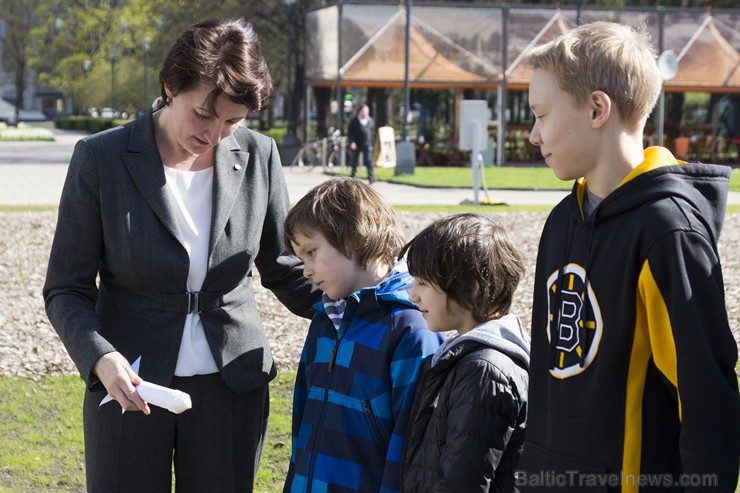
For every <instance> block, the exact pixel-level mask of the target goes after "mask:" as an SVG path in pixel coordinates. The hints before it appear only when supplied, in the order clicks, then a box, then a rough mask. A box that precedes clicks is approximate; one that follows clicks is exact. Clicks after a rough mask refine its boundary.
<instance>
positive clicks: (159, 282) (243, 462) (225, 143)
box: [43, 19, 320, 493]
mask: <svg viewBox="0 0 740 493" xmlns="http://www.w3.org/2000/svg"><path fill="white" fill-rule="evenodd" d="M159 78H160V85H161V92H162V97H161V100H160V101H159V103H158V105H157V106H156V107H155V108H154V109H153V110H152V111H150V112H147V113H146V114H144V115H143V116H141V117H139V118H138V119H136V120H135V121H133V122H130V123H127V124H125V125H123V126H121V127H118V128H115V129H112V130H109V131H106V132H102V133H99V134H96V135H94V136H91V137H87V138H85V139H83V140H81V141H80V142H79V143H78V144H77V145H76V147H75V151H74V153H73V155H72V159H71V162H70V165H69V171H68V174H67V179H66V182H65V185H64V190H63V193H62V198H61V202H60V205H59V217H58V222H57V228H56V234H55V236H54V241H53V244H52V248H51V254H50V259H49V267H48V272H47V277H46V283H45V285H44V290H43V294H44V299H45V302H46V311H47V313H48V316H49V320H50V321H51V323H52V325H53V326H54V328H55V329H56V331H57V333H58V334H59V336H60V338H61V340H62V342H63V343H64V345H65V347H66V349H67V351H68V353H69V355H70V356H71V358H72V360H73V361H74V363H75V364H76V366H77V368H78V370H79V372H80V375H81V377H82V378H83V379H84V380H85V382H86V383H87V389H86V392H85V402H84V431H85V461H86V472H87V489H88V491H91V492H106V493H108V492H118V491H147V492H169V491H170V490H171V485H172V477H171V476H172V468H173V461H174V470H175V475H176V483H177V491H182V492H202V491H219V492H245V491H252V488H253V482H254V477H255V473H256V470H257V466H258V463H259V459H260V453H261V450H262V443H263V440H264V435H265V430H266V427H267V418H268V414H269V392H268V382H270V380H272V379H273V378H274V377H275V375H276V370H275V365H274V363H273V359H272V356H271V354H270V347H269V344H268V340H267V336H266V334H265V331H264V328H263V327H262V323H261V321H260V317H259V313H258V311H257V307H256V305H255V300H254V296H253V292H252V276H253V269H254V268H255V267H256V268H257V269H259V274H260V279H261V282H262V284H263V285H264V286H265V287H266V288H269V289H270V290H272V292H273V293H274V294H275V295H276V296H277V297H278V298H279V299H280V300H281V301H282V302H283V303H284V304H285V306H286V307H288V308H289V309H290V310H291V311H293V312H294V313H296V314H299V315H303V316H306V317H308V316H309V315H310V311H309V309H310V306H311V304H312V303H313V302H315V301H316V300H318V299H319V294H320V293H319V291H318V290H316V289H314V288H313V287H312V286H311V284H310V282H308V281H307V280H306V279H304V278H303V276H302V265H301V263H300V261H299V260H298V259H297V258H295V257H294V256H291V255H289V254H287V253H286V250H285V246H284V243H283V225H284V220H285V216H286V214H287V212H288V209H289V198H288V192H287V188H286V185H285V182H284V178H283V174H282V173H283V172H282V167H281V163H280V158H279V156H278V152H277V147H276V145H275V142H274V141H273V140H272V139H269V138H267V137H265V136H263V135H261V134H259V133H256V132H253V131H251V130H248V129H246V128H244V127H242V126H240V122H241V121H242V120H243V119H244V117H245V116H246V115H247V113H248V112H249V111H259V110H263V109H265V108H266V107H267V106H268V105H269V104H270V100H271V98H272V95H273V87H272V80H271V78H270V74H269V71H268V68H267V65H266V63H265V60H264V58H263V57H262V55H261V52H260V43H259V41H258V38H257V35H256V33H255V32H254V30H253V28H252V25H251V24H250V23H249V22H246V21H245V20H243V19H239V20H210V21H204V22H200V23H197V24H194V25H192V26H190V27H189V28H187V29H186V30H185V31H184V32H183V33H182V34H181V35H180V36H179V38H178V39H177V41H176V42H175V44H174V45H173V46H172V47H171V49H170V51H169V53H168V54H167V57H166V59H165V61H164V64H163V67H162V70H161V72H160V76H159ZM139 356H141V363H140V372H139V375H138V376H137V375H136V374H135V373H134V372H133V371H132V369H131V366H130V362H133V361H134V359H136V358H138V357H139ZM142 379H143V380H145V381H148V382H152V383H155V384H159V385H163V386H167V387H172V388H175V389H178V390H181V391H183V392H186V393H188V394H190V396H191V399H192V409H190V410H188V411H185V412H184V413H182V414H172V413H170V412H169V411H166V410H164V409H161V408H157V407H151V408H150V407H149V406H148V404H147V403H146V402H144V401H143V400H142V399H141V397H140V396H139V395H138V394H137V392H136V386H137V384H139V383H140V382H141V380H142ZM106 392H107V393H108V394H109V395H110V396H112V398H113V399H115V400H116V401H118V403H119V404H120V407H119V406H117V405H115V404H106V405H104V406H102V407H99V405H100V403H101V400H102V399H103V398H104V397H105V395H106ZM121 408H123V410H125V411H143V412H127V413H125V414H121Z"/></svg>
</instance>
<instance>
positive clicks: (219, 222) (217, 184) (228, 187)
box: [208, 135, 249, 255]
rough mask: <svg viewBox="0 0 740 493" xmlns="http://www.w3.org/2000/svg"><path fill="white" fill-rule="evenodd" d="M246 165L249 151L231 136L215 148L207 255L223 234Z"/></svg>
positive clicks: (244, 173)
mask: <svg viewBox="0 0 740 493" xmlns="http://www.w3.org/2000/svg"><path fill="white" fill-rule="evenodd" d="M248 163H249V151H247V150H246V149H242V147H241V146H240V145H239V142H238V141H237V140H236V138H235V137H234V136H233V135H230V136H229V137H227V138H225V139H224V140H223V141H221V143H220V144H219V145H218V146H217V147H216V160H215V163H214V170H213V213H212V219H211V240H210V245H209V248H208V253H209V255H210V254H211V253H212V252H213V249H214V247H215V245H216V243H217V242H218V240H219V239H220V237H221V235H222V234H223V231H224V228H225V227H226V222H227V221H228V220H229V216H230V215H231V209H232V208H233V207H234V201H235V200H236V197H237V196H238V194H239V189H240V188H241V183H242V181H243V180H244V176H245V175H246V171H247V165H248Z"/></svg>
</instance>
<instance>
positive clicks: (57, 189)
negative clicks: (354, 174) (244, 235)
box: [0, 130, 740, 205]
mask: <svg viewBox="0 0 740 493" xmlns="http://www.w3.org/2000/svg"><path fill="white" fill-rule="evenodd" d="M55 133H56V141H55V142H0V205H56V204H58V203H59V197H60V196H61V192H62V185H63V184H64V178H65V176H66V174H67V165H68V164H69V158H70V156H72V151H73V150H74V145H75V143H76V142H77V141H78V140H79V139H80V138H82V137H83V136H84V135H86V134H84V133H81V132H75V131H60V130H56V131H55ZM317 171H318V170H317ZM327 178H328V176H327V175H324V174H322V173H319V172H305V171H301V170H295V171H294V170H292V169H291V168H289V167H286V168H285V179H286V182H287V184H288V191H289V193H290V198H291V200H292V201H294V202H295V201H296V200H298V199H299V198H300V197H302V196H303V195H304V194H305V193H306V192H307V191H308V190H309V189H311V188H312V187H314V186H315V185H317V184H319V183H321V182H322V181H324V180H326V179H327ZM374 186H375V188H376V189H377V190H378V191H379V192H380V193H382V194H383V196H384V197H385V198H386V199H387V200H388V201H389V202H390V203H391V204H394V205H457V204H460V203H463V202H464V201H472V200H473V190H472V188H470V189H468V188H445V189H439V188H421V187H414V186H409V185H398V184H394V183H387V182H377V183H376V184H375V185H374ZM566 194H567V192H565V191H528V190H491V191H490V192H489V193H488V198H489V199H490V200H492V201H501V202H504V203H506V204H509V205H555V204H556V203H558V202H559V201H560V200H561V199H562V198H563V197H564V196H565V195H566ZM479 197H480V199H481V200H483V199H485V198H486V197H485V195H484V194H483V193H481V194H480V196H479ZM729 203H731V204H740V192H731V193H730V198H729Z"/></svg>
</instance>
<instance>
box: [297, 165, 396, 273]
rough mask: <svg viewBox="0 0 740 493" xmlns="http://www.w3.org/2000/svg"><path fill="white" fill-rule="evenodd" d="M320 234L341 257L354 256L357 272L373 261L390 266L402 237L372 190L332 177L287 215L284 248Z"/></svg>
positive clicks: (357, 182) (393, 217) (387, 207)
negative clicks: (299, 236) (299, 238)
mask: <svg viewBox="0 0 740 493" xmlns="http://www.w3.org/2000/svg"><path fill="white" fill-rule="evenodd" d="M313 232H318V233H321V234H322V235H323V236H324V238H326V240H327V241H328V242H329V244H330V245H331V246H332V247H334V248H336V249H337V250H338V251H339V252H341V253H342V254H343V255H344V256H345V257H347V258H352V254H353V253H355V254H356V255H357V262H358V265H359V267H360V269H363V270H365V269H367V268H368V267H369V266H370V264H371V263H372V262H373V261H375V260H380V261H381V262H382V263H383V264H384V265H386V266H388V267H393V264H394V263H395V258H396V254H397V253H398V250H399V249H400V248H401V247H402V246H403V244H404V241H405V240H404V237H403V233H402V232H401V229H400V228H399V227H398V223H397V222H396V215H395V213H394V212H393V208H392V207H391V206H390V204H388V202H386V201H385V199H384V198H383V197H382V196H381V195H380V194H379V193H378V192H376V191H375V189H374V188H373V187H371V186H370V185H367V184H365V183H363V182H361V181H360V180H356V179H353V178H333V179H331V180H327V181H325V182H323V183H321V184H320V185H317V186H315V187H314V188H312V189H311V190H309V191H308V193H307V194H306V195H304V196H303V197H302V198H301V199H300V200H299V201H298V203H297V204H296V205H295V206H293V208H292V209H291V210H290V212H288V216H287V217H286V219H285V233H284V235H285V245H286V247H287V249H288V251H289V252H290V253H291V254H293V255H295V252H294V251H293V245H292V241H293V240H294V239H295V235H296V234H298V233H300V234H303V235H306V236H308V235H309V234H311V233H313Z"/></svg>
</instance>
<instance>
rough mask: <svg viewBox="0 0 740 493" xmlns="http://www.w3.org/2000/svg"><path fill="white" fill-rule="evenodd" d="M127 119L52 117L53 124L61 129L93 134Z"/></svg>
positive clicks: (122, 122) (120, 123)
mask: <svg viewBox="0 0 740 493" xmlns="http://www.w3.org/2000/svg"><path fill="white" fill-rule="evenodd" d="M127 121H129V120H124V119H120V118H99V117H98V118H95V117H92V116H62V117H58V118H54V126H55V127H56V128H59V129H62V130H81V131H84V132H89V133H91V134H95V133H98V132H102V131H103V130H107V129H109V128H113V127H117V126H119V125H122V124H124V123H126V122H127Z"/></svg>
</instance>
